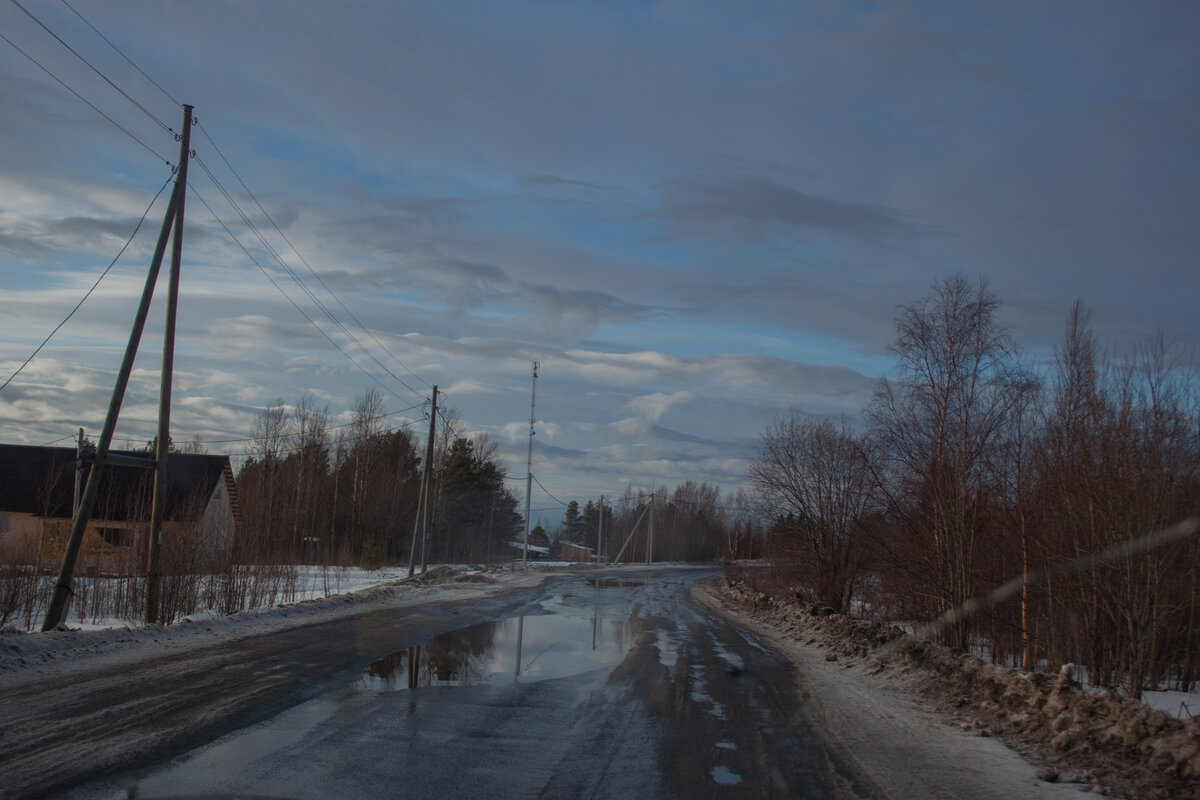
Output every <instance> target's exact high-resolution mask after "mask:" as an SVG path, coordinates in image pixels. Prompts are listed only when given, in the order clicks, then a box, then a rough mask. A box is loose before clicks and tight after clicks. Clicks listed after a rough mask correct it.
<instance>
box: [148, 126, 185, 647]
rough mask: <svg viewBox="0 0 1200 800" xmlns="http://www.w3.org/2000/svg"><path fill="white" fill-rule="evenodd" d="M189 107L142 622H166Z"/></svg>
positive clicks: (173, 248)
mask: <svg viewBox="0 0 1200 800" xmlns="http://www.w3.org/2000/svg"><path fill="white" fill-rule="evenodd" d="M191 135H192V107H191V106H184V107H183V131H182V133H180V135H179V150H180V154H181V155H180V157H179V174H178V175H177V176H176V177H175V185H176V186H182V187H184V191H182V192H180V194H179V203H178V204H177V205H176V208H175V230H174V232H173V234H172V236H171V272H170V274H169V275H168V278H167V318H166V322H165V323H164V325H163V355H162V374H161V375H160V376H159V392H158V436H157V437H156V442H155V444H156V447H155V451H154V499H153V501H152V502H151V505H150V542H149V547H148V548H147V553H146V622H147V624H151V623H154V622H166V621H167V620H166V619H164V616H165V614H164V610H163V609H161V608H159V606H160V603H159V582H160V576H159V567H158V550H159V547H160V546H161V545H162V521H163V514H164V512H165V511H166V508H165V507H166V500H167V457H168V453H169V450H170V445H171V378H172V375H173V373H174V369H175V316H176V312H177V311H178V308H179V265H180V261H181V260H182V257H183V207H184V200H185V199H186V197H187V168H188V154H189V153H190V152H191V145H190V142H191Z"/></svg>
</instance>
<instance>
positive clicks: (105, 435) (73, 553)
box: [42, 105, 192, 631]
mask: <svg viewBox="0 0 1200 800" xmlns="http://www.w3.org/2000/svg"><path fill="white" fill-rule="evenodd" d="M183 116H184V123H185V125H190V122H191V118H192V107H191V106H186V105H185V106H184V107H183ZM189 155H190V153H189V151H188V149H187V147H186V145H183V144H181V146H180V148H179V163H180V170H181V171H183V175H186V171H185V170H186V166H185V165H186V164H187V160H188V157H189ZM183 175H177V176H176V178H175V188H174V190H173V191H172V192H171V200H170V202H169V203H168V204H167V213H166V216H165V217H164V218H163V224H162V228H161V229H160V230H159V234H158V243H157V244H156V245H155V247H154V256H153V258H151V260H150V270H149V271H148V272H147V274H146V283H145V285H144V286H143V287H142V299H141V301H140V302H139V303H138V307H137V312H136V313H135V314H134V318H133V328H132V330H130V332H129V342H128V343H127V344H126V345H125V355H124V357H123V358H122V359H121V367H120V369H119V370H118V371H117V382H116V384H115V385H114V386H113V391H112V397H110V398H109V401H108V411H107V413H106V414H105V416H104V427H103V428H102V429H101V431H100V438H99V439H98V440H97V442H96V455H95V457H94V459H93V461H92V469H91V472H89V473H88V479H87V483H86V485H85V486H84V489H83V495H82V496H81V497H80V498H79V508H78V509H76V511H75V515H74V517H73V518H72V520H71V532H70V534H69V535H68V537H67V546H66V550H65V551H64V552H63V560H62V566H61V567H60V568H59V571H58V579H57V580H56V581H55V583H54V593H53V594H52V595H51V596H50V603H49V605H47V606H46V616H45V618H44V619H43V620H42V630H43V631H49V630H54V629H55V628H56V627H58V625H59V623H61V622H62V621H63V618H64V617H65V616H66V612H67V606H68V604H69V602H70V599H71V597H72V596H73V595H74V592H73V591H72V588H71V587H72V583H73V580H74V572H75V561H76V559H77V558H78V557H79V548H80V546H81V545H82V544H83V535H84V533H85V532H86V531H87V524H88V521H89V520H90V519H91V517H92V509H93V508H95V506H96V498H97V497H98V496H99V494H100V479H101V477H102V476H103V475H104V466H105V464H106V463H107V461H108V451H109V448H110V447H111V445H112V438H113V433H114V431H115V430H116V427H117V417H118V416H119V415H120V413H121V403H122V401H123V400H124V399H125V390H126V388H128V386H129V376H130V374H131V373H132V372H133V362H134V360H135V359H136V357H137V351H138V345H139V344H140V343H141V340H142V331H143V330H144V329H145V327H146V317H147V315H148V314H149V312H150V301H151V300H152V299H153V297H154V286H155V284H156V283H157V282H158V273H159V271H160V269H161V268H162V260H163V255H164V254H165V253H166V250H167V240H168V239H169V238H170V236H171V228H172V225H173V224H174V222H175V212H176V210H177V209H178V208H179V207H180V206H181V205H182V203H183V195H184V193H186V192H187V184H186V183H184V181H183V180H182V179H181V178H182V177H183ZM147 461H148V459H147Z"/></svg>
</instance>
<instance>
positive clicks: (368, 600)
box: [0, 566, 544, 687]
mask: <svg viewBox="0 0 1200 800" xmlns="http://www.w3.org/2000/svg"><path fill="white" fill-rule="evenodd" d="M317 570H318V571H319V568H317ZM360 572H362V573H363V574H357V573H356V572H355V571H351V570H347V572H346V575H345V576H344V578H343V580H342V581H341V582H340V583H339V584H338V586H339V587H340V589H341V593H339V594H329V595H323V594H320V593H319V592H318V591H317V590H316V589H312V590H311V592H312V593H313V594H315V595H317V596H314V597H312V598H311V599H306V600H299V601H297V602H294V603H288V604H277V605H275V606H272V607H270V608H257V609H251V610H248V611H241V612H237V613H235V614H230V615H228V616H219V615H216V614H212V613H201V614H196V615H193V616H191V617H188V618H186V619H184V620H182V621H181V622H178V623H176V624H174V625H169V626H167V625H145V624H142V623H132V622H130V621H127V620H113V621H112V626H111V627H102V626H99V625H90V626H88V628H87V629H85V628H84V627H82V626H75V625H69V626H67V629H66V630H56V631H50V632H47V633H42V632H40V631H37V632H26V631H22V630H15V629H12V628H5V629H3V630H0V684H2V685H4V686H5V687H12V686H16V685H19V684H22V683H25V682H28V681H32V680H40V679H45V678H47V677H52V676H59V675H63V674H69V673H71V672H74V671H76V670H84V669H96V668H100V667H111V666H119V665H121V664H128V663H136V662H138V661H141V660H143V659H146V658H152V657H157V656H160V655H167V654H170V653H177V652H185V651H189V650H194V649H198V648H203V647H212V646H215V645H218V644H221V643H222V642H226V641H233V640H236V639H241V638H245V637H249V636H257V635H261V634H265V633H269V632H273V631H279V630H284V629H287V628H291V627H298V626H301V625H306V624H311V623H315V622H324V621H328V620H332V619H336V618H338V617H342V616H348V615H351V614H356V613H359V612H361V611H363V610H366V609H368V608H371V607H377V606H384V605H390V606H397V605H401V606H402V605H408V604H415V603H418V602H421V601H424V600H427V599H428V598H429V597H430V596H431V595H433V594H434V593H436V594H437V596H438V597H439V598H440V599H444V600H447V601H448V600H456V599H460V598H467V597H472V596H482V595H484V594H487V593H489V592H494V591H497V590H500V589H504V588H510V587H512V588H515V587H519V586H531V585H534V584H536V583H538V582H540V581H541V580H542V578H543V575H544V573H543V572H542V571H541V570H535V569H528V570H514V569H512V568H503V567H497V568H492V569H489V570H486V571H483V572H480V571H479V570H475V569H468V568H466V567H463V566H459V567H457V568H452V567H448V566H440V567H430V569H429V572H428V573H427V575H421V574H418V575H416V576H415V577H414V578H411V579H408V578H407V577H406V576H407V574H408V571H407V569H404V570H399V569H393V570H376V571H374V572H370V571H360Z"/></svg>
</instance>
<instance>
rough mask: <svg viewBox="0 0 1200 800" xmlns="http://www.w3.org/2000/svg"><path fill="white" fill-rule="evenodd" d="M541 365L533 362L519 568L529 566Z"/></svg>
mask: <svg viewBox="0 0 1200 800" xmlns="http://www.w3.org/2000/svg"><path fill="white" fill-rule="evenodd" d="M540 366H541V364H539V363H538V362H536V361H535V362H533V393H532V395H531V396H530V399H529V460H528V461H527V462H526V466H525V544H524V546H523V547H522V548H521V566H522V567H525V566H528V564H529V498H530V493H531V492H532V491H533V421H534V419H535V417H534V413H533V410H534V408H535V407H536V406H537V372H538V367H540Z"/></svg>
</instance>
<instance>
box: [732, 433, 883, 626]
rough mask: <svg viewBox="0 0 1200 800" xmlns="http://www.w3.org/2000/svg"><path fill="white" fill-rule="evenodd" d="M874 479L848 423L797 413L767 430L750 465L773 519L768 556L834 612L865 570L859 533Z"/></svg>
mask: <svg viewBox="0 0 1200 800" xmlns="http://www.w3.org/2000/svg"><path fill="white" fill-rule="evenodd" d="M874 475H875V472H874V469H873V466H872V464H871V459H870V455H869V453H868V450H867V445H866V443H865V441H864V440H863V438H862V437H860V436H858V435H856V434H854V433H852V432H851V431H850V430H849V429H848V428H847V426H846V424H845V421H843V422H842V423H841V425H840V426H834V424H833V423H832V422H829V421H828V420H822V421H813V420H810V419H807V418H806V417H805V416H804V415H803V414H802V413H801V412H800V411H799V410H798V409H792V410H791V411H790V412H788V413H787V414H785V415H784V416H782V417H780V418H779V419H777V420H776V421H775V422H774V423H773V424H772V425H771V426H770V427H769V428H768V429H767V431H766V433H764V434H763V436H762V445H761V448H760V451H759V455H758V458H757V459H756V460H755V461H754V462H753V463H752V464H751V466H750V482H751V485H752V486H753V487H754V490H755V492H756V493H757V495H758V498H759V503H760V505H761V507H762V509H763V512H764V514H768V515H770V516H771V517H773V518H775V519H776V520H777V523H776V525H775V526H774V528H773V530H774V533H775V536H774V541H772V543H771V553H772V555H773V557H774V558H775V559H776V560H778V561H783V562H785V563H786V564H787V565H788V567H789V568H790V569H789V570H788V571H789V572H790V573H791V574H793V575H796V576H799V577H802V578H803V579H805V580H806V582H807V583H808V584H809V586H810V588H811V590H812V591H813V592H814V593H815V595H816V598H817V600H818V602H820V603H822V604H824V605H828V606H831V607H833V608H835V609H837V610H839V611H841V610H843V609H845V608H847V607H848V606H849V604H850V600H851V597H852V595H853V592H854V583H855V580H856V579H857V578H858V576H859V573H860V571H861V569H862V566H863V550H862V548H861V547H860V542H859V534H860V532H861V525H862V521H863V519H864V517H865V516H866V515H867V514H868V513H869V512H870V511H871V510H872V508H873V505H874V497H875V496H876V495H875V491H874V483H875V478H874Z"/></svg>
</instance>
